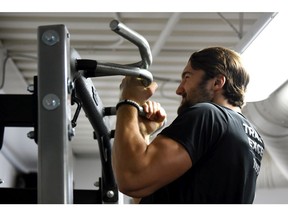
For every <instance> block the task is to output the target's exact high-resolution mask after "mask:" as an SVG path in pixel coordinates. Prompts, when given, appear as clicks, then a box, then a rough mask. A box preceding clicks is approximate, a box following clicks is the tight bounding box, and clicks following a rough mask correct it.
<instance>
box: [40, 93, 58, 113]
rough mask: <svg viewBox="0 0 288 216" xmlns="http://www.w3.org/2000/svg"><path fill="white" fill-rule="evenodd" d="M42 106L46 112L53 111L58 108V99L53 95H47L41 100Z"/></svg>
mask: <svg viewBox="0 0 288 216" xmlns="http://www.w3.org/2000/svg"><path fill="white" fill-rule="evenodd" d="M42 105H43V107H44V108H45V109H47V110H54V109H56V108H57V107H58V106H60V99H59V98H58V97H57V95H55V94H47V95H46V96H45V97H44V98H43V100H42Z"/></svg>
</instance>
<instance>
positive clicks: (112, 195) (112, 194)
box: [106, 190, 114, 198]
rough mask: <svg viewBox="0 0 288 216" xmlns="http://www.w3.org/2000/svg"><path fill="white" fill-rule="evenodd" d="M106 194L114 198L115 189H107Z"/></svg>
mask: <svg viewBox="0 0 288 216" xmlns="http://www.w3.org/2000/svg"><path fill="white" fill-rule="evenodd" d="M106 196H107V197H108V198H113V197H114V191H112V190H109V191H107V193H106Z"/></svg>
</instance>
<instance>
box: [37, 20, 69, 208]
mask: <svg viewBox="0 0 288 216" xmlns="http://www.w3.org/2000/svg"><path fill="white" fill-rule="evenodd" d="M69 78H70V39H69V32H68V31H67V28H66V27H65V26H64V25H52V26H40V27H39V28H38V203H41V204H49V203H50V204H66V203H73V165H72V161H73V156H72V149H71V146H70V145H69V140H70V139H71V131H72V127H71V124H70V120H71V110H70V109H71V108H70V103H71V100H70V94H69V84H70V80H69Z"/></svg>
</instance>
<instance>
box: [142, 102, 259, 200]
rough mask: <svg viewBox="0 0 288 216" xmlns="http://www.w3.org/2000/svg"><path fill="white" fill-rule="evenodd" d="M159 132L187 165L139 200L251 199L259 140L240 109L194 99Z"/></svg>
mask: <svg viewBox="0 0 288 216" xmlns="http://www.w3.org/2000/svg"><path fill="white" fill-rule="evenodd" d="M160 134H162V135H164V136H167V137H169V138H171V139H174V140H175V141H177V142H178V143H180V144H181V145H183V146H184V148H185V149H186V150H187V152H188V153H189V155H190V157H191V160H192V168H191V169H189V170H188V171H187V172H186V173H185V174H184V175H182V176H181V177H179V178H178V179H176V180H175V181H173V182H172V183H170V184H168V185H166V186H164V187H163V188H160V189H159V190H158V191H156V192H154V193H153V194H151V195H149V196H147V197H144V198H142V200H141V203H176V204H177V203H183V204H184V203H191V204H192V203H197V204H200V203H204V204H209V203H210V204H215V203H222V204H225V203H252V202H253V200H254V195H255V187H256V179H257V176H258V174H259V170H260V165H261V159H262V156H263V151H264V143H263V140H262V139H261V137H260V135H259V134H258V133H257V131H256V130H255V129H254V128H253V126H252V125H251V124H250V123H249V121H248V120H247V119H246V118H245V117H244V116H243V115H242V114H240V113H237V112H235V111H233V110H230V109H228V108H225V107H222V106H219V105H216V104H213V103H199V104H196V105H194V106H191V107H190V108H188V109H186V110H185V111H184V112H182V113H181V114H179V115H178V117H177V118H176V119H175V120H174V121H173V122H172V124H171V125H169V126H168V127H167V128H165V129H164V130H163V131H162V132H161V133H160Z"/></svg>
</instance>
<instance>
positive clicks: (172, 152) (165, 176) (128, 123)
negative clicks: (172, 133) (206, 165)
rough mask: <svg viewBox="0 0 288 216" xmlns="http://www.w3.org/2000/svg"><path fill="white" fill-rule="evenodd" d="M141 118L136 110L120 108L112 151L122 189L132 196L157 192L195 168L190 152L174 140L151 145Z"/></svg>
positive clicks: (155, 142) (161, 138) (162, 140)
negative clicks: (143, 132)
mask: <svg viewBox="0 0 288 216" xmlns="http://www.w3.org/2000/svg"><path fill="white" fill-rule="evenodd" d="M138 118H139V117H138V113H137V109H136V108H135V107H133V106H130V105H122V106H120V107H119V109H118V110H117V122H116V131H115V138H114V144H113V151H112V162H113V169H114V174H115V177H116V180H117V184H118V187H119V190H120V191H121V192H123V193H124V194H126V195H129V196H132V197H144V196H147V195H149V194H151V193H153V192H154V191H156V190H157V189H159V188H161V187H163V186H164V185H166V184H168V183H170V182H172V181H173V180H175V179H176V178H178V177H180V176H181V175H182V174H184V173H185V172H186V171H187V170H188V169H189V168H190V167H191V166H192V162H191V159H190V157H189V155H188V153H187V151H186V150H185V149H184V148H183V146H182V145H180V144H178V143H177V142H175V141H174V140H172V139H169V138H167V137H164V136H161V135H159V136H157V137H156V138H155V139H154V140H153V141H152V142H151V143H150V144H149V145H147V143H146V141H145V139H144V138H143V137H145V136H143V134H141V132H140V128H139V119H138Z"/></svg>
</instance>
